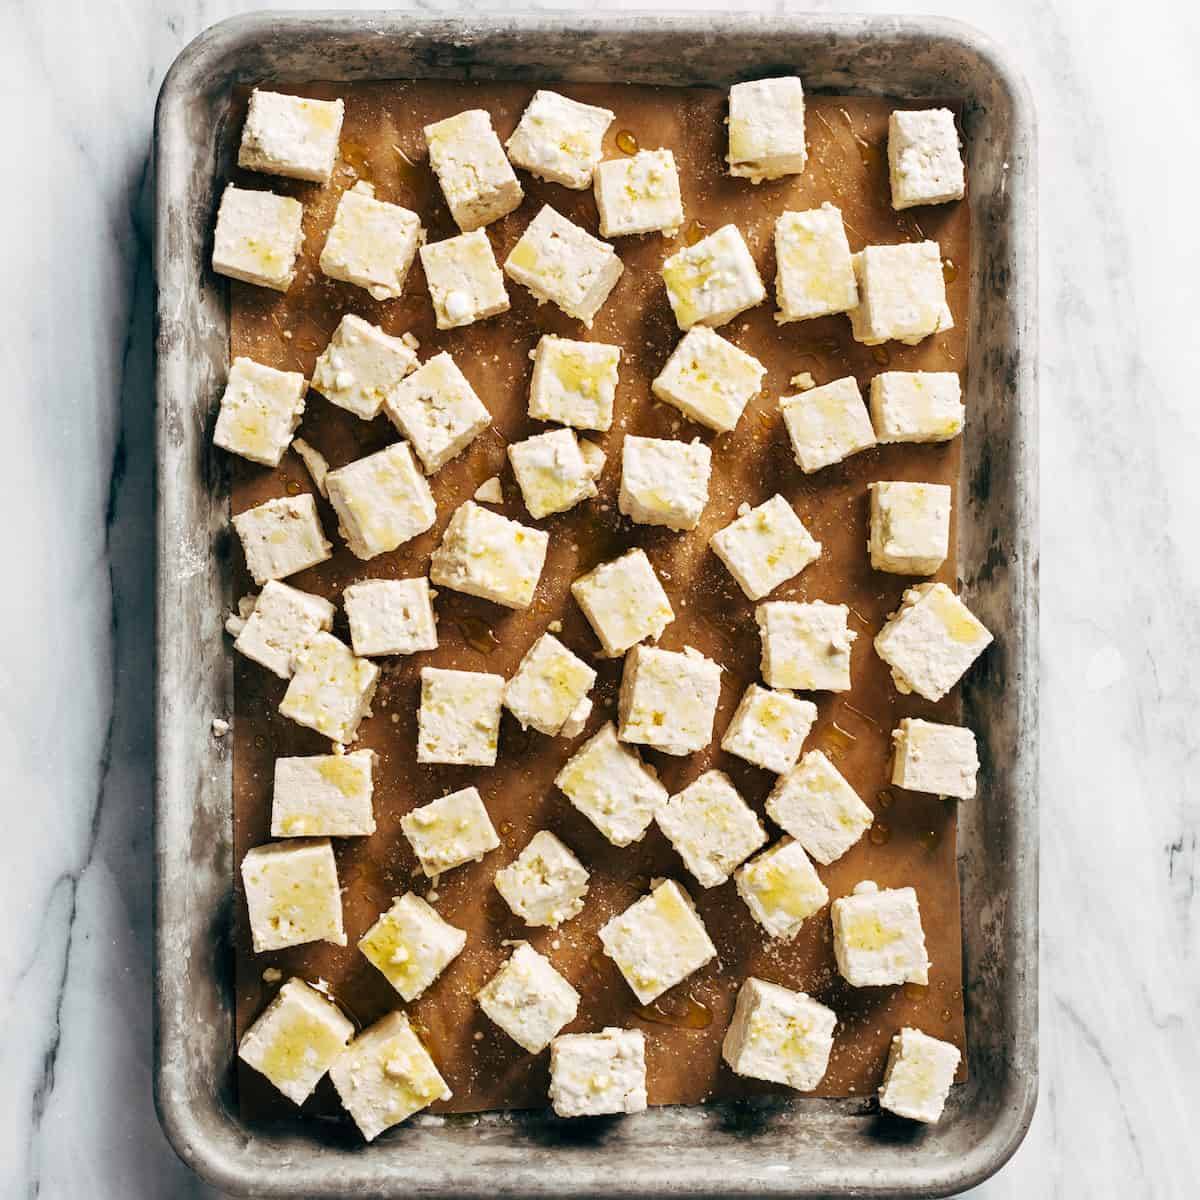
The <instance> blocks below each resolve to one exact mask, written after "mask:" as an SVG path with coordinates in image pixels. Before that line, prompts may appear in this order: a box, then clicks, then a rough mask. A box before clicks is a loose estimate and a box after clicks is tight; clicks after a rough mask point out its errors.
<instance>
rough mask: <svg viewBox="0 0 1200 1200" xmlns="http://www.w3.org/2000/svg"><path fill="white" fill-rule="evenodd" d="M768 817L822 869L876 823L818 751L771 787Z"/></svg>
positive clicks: (808, 756) (852, 790)
mask: <svg viewBox="0 0 1200 1200" xmlns="http://www.w3.org/2000/svg"><path fill="white" fill-rule="evenodd" d="M767 815H768V816H769V817H770V818H771V820H772V821H774V822H775V824H776V825H778V826H779V827H780V829H782V830H784V831H785V832H786V833H789V834H791V836H792V837H794V838H795V839H796V841H798V842H799V843H800V845H801V846H803V847H804V849H805V850H806V851H808V853H809V854H810V855H811V856H812V857H813V858H815V859H816V860H817V862H819V863H820V864H821V865H822V866H828V865H829V864H830V863H831V862H835V861H836V860H837V859H839V858H841V857H842V855H843V854H845V853H846V851H847V850H849V849H850V847H851V846H853V845H854V844H855V842H857V841H858V840H859V838H861V837H862V835H863V834H864V833H866V832H867V830H868V829H870V828H871V825H872V824H873V822H874V820H875V815H874V813H872V812H871V810H870V809H869V808H868V807H867V806H866V805H865V804H864V803H863V802H862V800H861V799H860V798H859V795H858V793H857V792H856V791H855V790H854V789H853V788H852V787H851V786H850V785H849V784H848V783H847V782H846V780H845V778H844V777H843V776H842V774H841V772H840V771H839V770H838V769H837V767H835V766H834V765H833V763H831V762H830V761H829V759H828V758H826V757H825V755H824V754H822V753H821V751H820V750H810V751H809V752H808V753H807V754H806V755H805V756H804V757H803V758H802V759H801V760H800V765H799V766H796V767H793V768H792V769H791V770H790V771H789V772H788V773H787V774H786V775H781V776H780V777H779V778H778V779H777V780H776V781H775V786H774V787H773V788H772V789H771V794H770V795H769V796H768V797H767Z"/></svg>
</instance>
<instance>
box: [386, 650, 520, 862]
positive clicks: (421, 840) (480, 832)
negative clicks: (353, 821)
mask: <svg viewBox="0 0 1200 1200" xmlns="http://www.w3.org/2000/svg"><path fill="white" fill-rule="evenodd" d="M449 673H450V672H445V674H449ZM455 674H459V675H466V674H470V672H467V671H458V672H455ZM400 828H401V829H402V830H403V831H404V836H405V837H406V838H408V840H409V842H410V843H411V844H412V848H413V850H414V851H416V855H417V858H418V859H419V860H420V863H421V870H422V871H424V872H425V874H426V875H428V876H429V878H430V879H433V878H435V877H436V876H438V875H441V874H442V873H443V872H444V871H452V870H453V869H454V868H455V867H461V866H462V864H463V863H467V862H480V861H481V860H482V859H483V856H484V855H485V854H487V853H488V852H489V851H490V850H495V849H496V847H497V846H499V845H500V839H499V838H498V837H497V836H496V830H495V829H494V828H493V826H492V821H491V818H490V817H489V816H488V813H487V809H486V808H484V806H483V801H482V800H481V799H480V797H479V792H478V791H477V790H476V789H475V788H473V787H466V788H463V789H462V790H461V791H457V792H451V793H450V794H449V795H448V796H442V797H440V798H439V799H437V800H434V801H432V802H431V803H429V804H425V805H422V806H421V807H420V808H414V809H413V810H412V812H410V813H407V814H406V815H405V816H403V817H401V818H400Z"/></svg>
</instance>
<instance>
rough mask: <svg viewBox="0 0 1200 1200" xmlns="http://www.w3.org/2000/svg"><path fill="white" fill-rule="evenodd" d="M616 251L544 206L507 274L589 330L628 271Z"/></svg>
mask: <svg viewBox="0 0 1200 1200" xmlns="http://www.w3.org/2000/svg"><path fill="white" fill-rule="evenodd" d="M624 269H625V268H624V266H623V265H622V263H621V260H620V259H619V258H618V257H617V252H616V251H615V250H614V249H613V248H612V247H611V246H610V245H609V244H608V243H607V242H602V241H600V239H599V238H594V237H592V235H591V234H590V233H588V231H587V230H586V229H582V228H580V226H578V225H576V224H575V223H574V222H573V221H569V220H567V218H566V217H564V216H562V215H561V214H560V213H558V212H556V211H555V210H554V209H553V208H551V207H550V205H548V204H547V205H544V206H543V208H542V210H541V212H539V213H538V215H537V216H536V217H534V218H533V220H532V221H530V222H529V224H528V225H527V226H526V228H525V232H524V233H523V234H522V235H521V240H520V241H519V242H517V244H516V245H515V246H514V247H513V248H512V253H510V254H509V256H508V258H506V259H505V260H504V273H505V274H506V275H507V276H508V277H509V278H510V279H515V280H516V281H517V283H519V284H522V285H523V286H524V287H527V288H528V289H529V290H530V291H531V292H532V293H533V294H534V296H535V297H536V298H537V300H538V303H539V304H541V303H545V301H547V300H550V301H552V302H553V303H554V304H556V305H558V307H559V308H561V309H562V311H563V312H565V313H566V314H567V316H568V317H574V318H575V319H576V320H577V321H582V322H583V323H584V324H585V325H586V326H587V327H588V328H589V329H590V328H591V327H592V319H593V318H594V317H595V315H596V314H597V313H598V312H599V311H600V308H601V306H602V305H603V304H604V302H605V300H607V299H608V295H609V293H610V292H611V291H612V290H613V288H614V287H616V285H617V280H618V279H620V278H621V272H622V271H623V270H624Z"/></svg>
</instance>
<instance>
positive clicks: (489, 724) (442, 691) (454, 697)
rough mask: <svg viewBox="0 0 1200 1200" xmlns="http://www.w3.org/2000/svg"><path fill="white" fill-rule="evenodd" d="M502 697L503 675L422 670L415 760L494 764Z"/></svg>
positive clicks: (461, 763)
mask: <svg viewBox="0 0 1200 1200" xmlns="http://www.w3.org/2000/svg"><path fill="white" fill-rule="evenodd" d="M503 696H504V676H503V675H487V674H484V673H482V672H480V671H448V670H445V669H443V668H441V667H424V668H422V670H421V707H420V709H419V710H418V712H417V762H423V763H457V764H459V765H461V766H479V767H490V766H493V765H494V764H495V762H496V748H497V746H498V745H499V742H500V702H501V699H502V698H503Z"/></svg>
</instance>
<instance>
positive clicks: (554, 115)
mask: <svg viewBox="0 0 1200 1200" xmlns="http://www.w3.org/2000/svg"><path fill="white" fill-rule="evenodd" d="M614 116H615V114H614V113H611V112H609V110H608V109H607V108H600V107H598V106H597V105H595V104H581V103H580V102H579V101H578V100H570V99H568V98H567V97H566V96H560V95H559V94H558V93H557V92H548V91H545V90H544V89H539V90H538V91H536V92H534V93H533V99H532V100H530V102H529V105H528V107H527V108H526V109H525V111H524V112H523V113H522V114H521V119H520V121H519V122H518V123H517V127H516V129H515V130H514V131H513V135H512V137H510V138H509V139H508V141H507V142H505V144H504V148H505V149H506V150H507V151H508V157H509V159H510V160H511V161H512V162H514V163H516V165H517V166H518V167H524V168H525V170H527V171H528V172H529V173H530V174H531V175H536V176H537V177H538V179H545V180H547V181H548V182H550V183H561V184H562V185H563V187H569V188H574V189H575V190H576V191H582V190H583V189H584V188H586V187H590V186H591V182H592V175H593V173H594V172H595V170H596V164H597V163H598V162H599V161H600V159H601V157H602V155H603V153H604V151H603V149H602V148H601V143H602V142H603V140H604V134H605V132H606V131H607V129H608V127H609V126H610V125H611V124H612V122H613V118H614Z"/></svg>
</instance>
